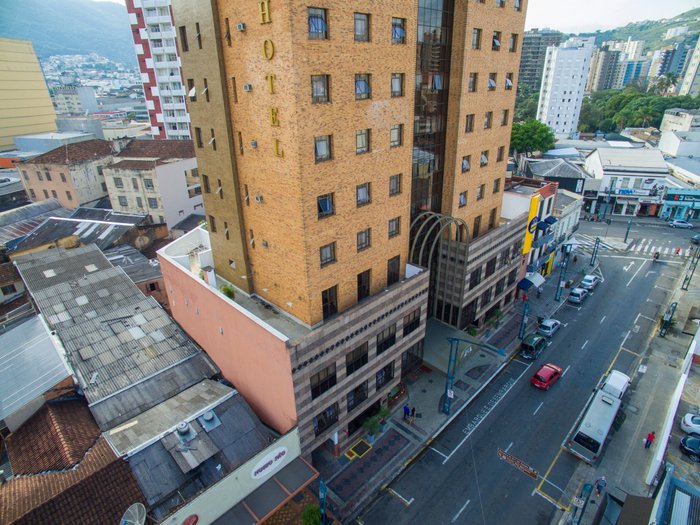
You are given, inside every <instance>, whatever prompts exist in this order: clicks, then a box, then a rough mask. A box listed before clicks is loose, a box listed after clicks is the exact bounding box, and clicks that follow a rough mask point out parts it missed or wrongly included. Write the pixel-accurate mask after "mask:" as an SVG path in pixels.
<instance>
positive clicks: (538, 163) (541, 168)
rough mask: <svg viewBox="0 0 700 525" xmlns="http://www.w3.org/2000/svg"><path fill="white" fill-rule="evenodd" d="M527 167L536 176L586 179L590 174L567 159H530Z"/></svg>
mask: <svg viewBox="0 0 700 525" xmlns="http://www.w3.org/2000/svg"><path fill="white" fill-rule="evenodd" d="M527 168H528V170H529V171H530V173H532V175H534V176H536V177H544V178H546V177H556V178H562V179H586V178H590V175H589V174H588V173H586V171H585V170H583V169H582V168H581V167H580V166H577V165H576V164H573V163H572V162H570V161H568V160H565V159H544V160H532V159H529V160H528V163H527Z"/></svg>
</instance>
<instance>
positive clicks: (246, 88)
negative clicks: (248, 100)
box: [243, 84, 253, 92]
mask: <svg viewBox="0 0 700 525" xmlns="http://www.w3.org/2000/svg"><path fill="white" fill-rule="evenodd" d="M243 91H248V92H250V91H253V84H243Z"/></svg>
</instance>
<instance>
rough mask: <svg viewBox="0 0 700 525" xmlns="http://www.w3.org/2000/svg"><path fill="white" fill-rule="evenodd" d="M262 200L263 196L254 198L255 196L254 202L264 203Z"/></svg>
mask: <svg viewBox="0 0 700 525" xmlns="http://www.w3.org/2000/svg"><path fill="white" fill-rule="evenodd" d="M264 200H265V199H263V196H262V195H256V196H255V202H262V201H264Z"/></svg>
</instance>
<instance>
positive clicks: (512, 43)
mask: <svg viewBox="0 0 700 525" xmlns="http://www.w3.org/2000/svg"><path fill="white" fill-rule="evenodd" d="M517 50H518V35H516V34H515V33H511V35H510V40H509V41H508V51H510V52H511V53H515V52H516V51H517Z"/></svg>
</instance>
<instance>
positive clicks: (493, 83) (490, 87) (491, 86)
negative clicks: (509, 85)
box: [488, 73, 498, 91]
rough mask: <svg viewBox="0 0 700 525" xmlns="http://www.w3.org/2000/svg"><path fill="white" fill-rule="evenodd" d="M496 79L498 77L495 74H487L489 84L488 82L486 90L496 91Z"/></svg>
mask: <svg viewBox="0 0 700 525" xmlns="http://www.w3.org/2000/svg"><path fill="white" fill-rule="evenodd" d="M497 78H498V75H497V74H496V73H489V82H488V90H489V91H495V90H496V79H497Z"/></svg>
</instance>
